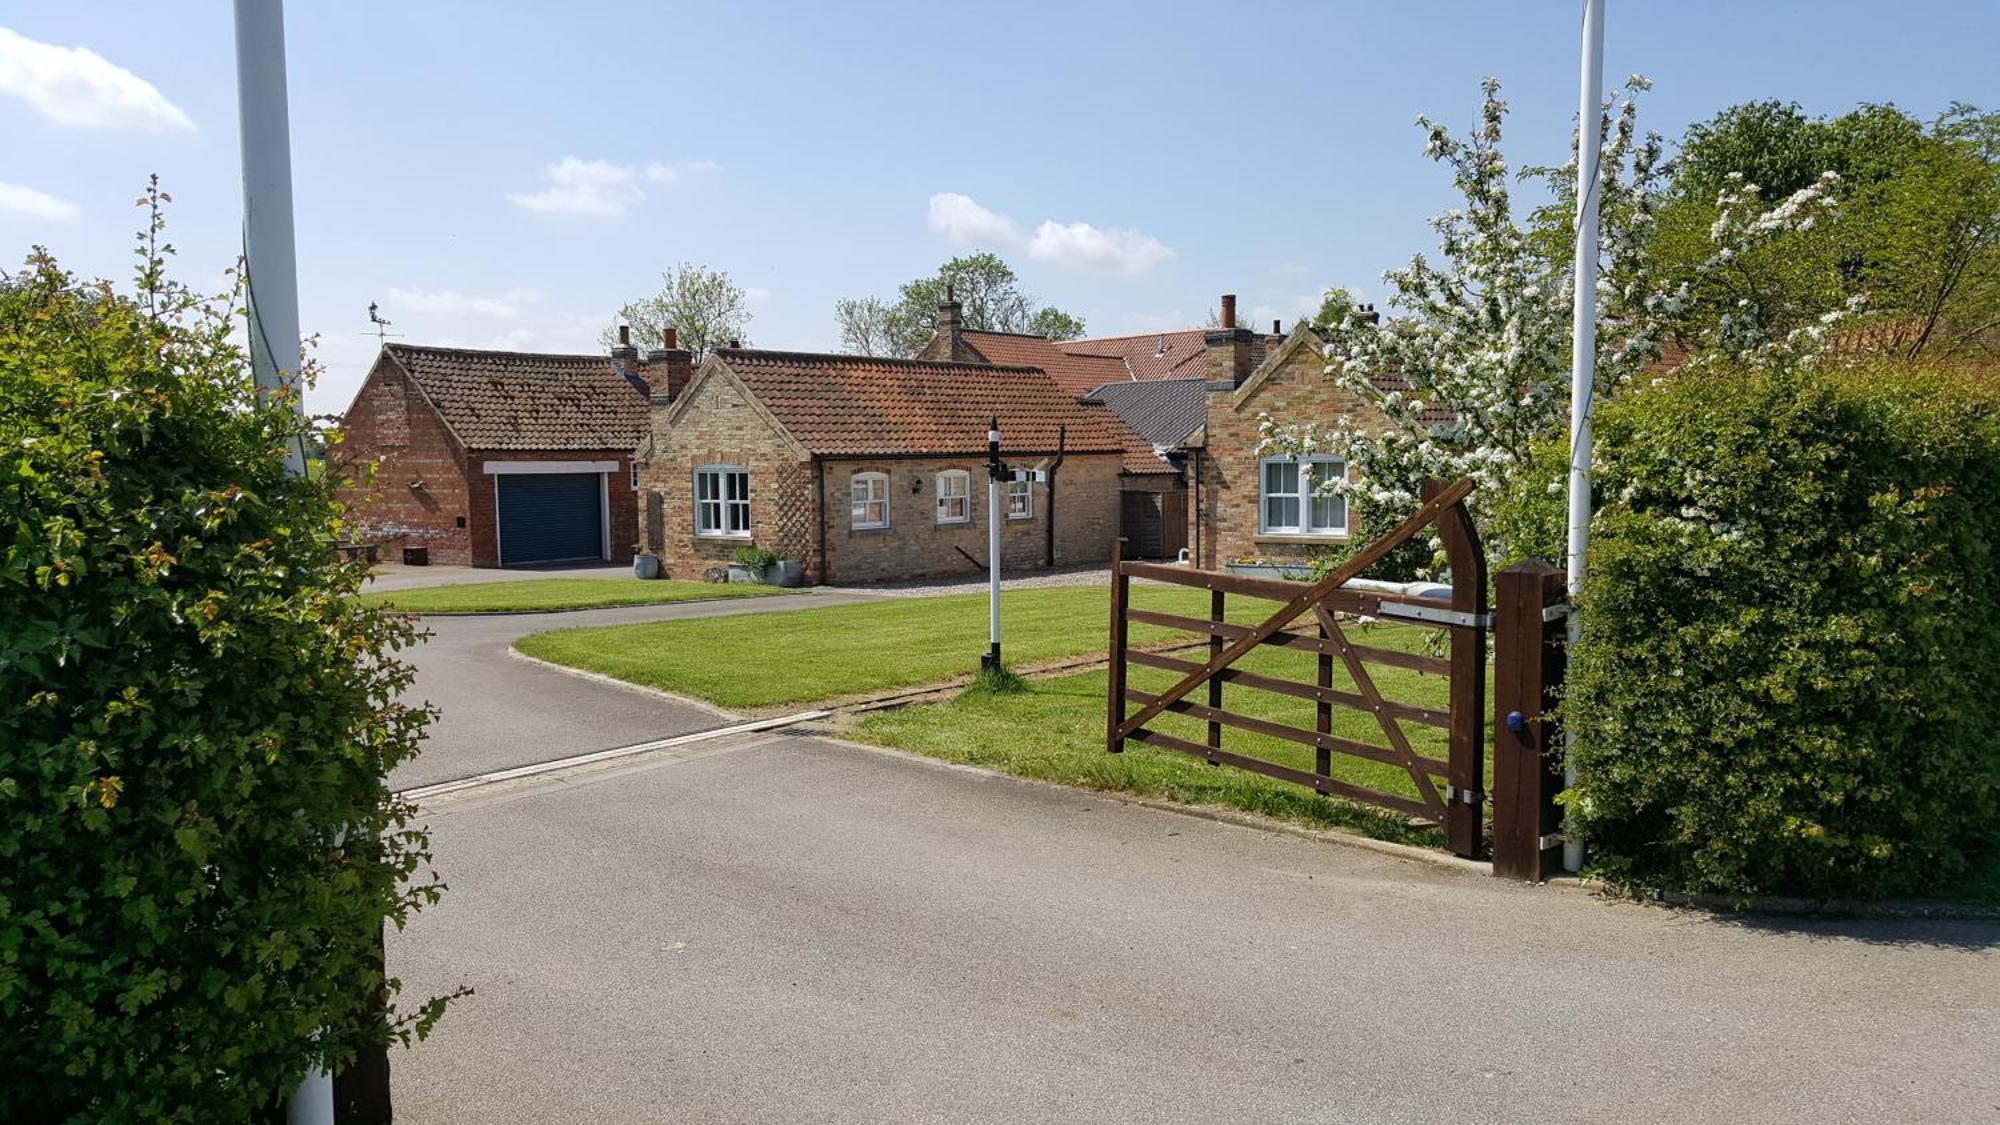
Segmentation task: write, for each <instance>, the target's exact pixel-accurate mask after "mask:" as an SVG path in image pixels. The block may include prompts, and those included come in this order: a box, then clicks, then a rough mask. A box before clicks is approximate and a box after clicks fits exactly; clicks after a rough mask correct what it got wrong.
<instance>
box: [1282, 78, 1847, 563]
mask: <svg viewBox="0 0 2000 1125" xmlns="http://www.w3.org/2000/svg"><path fill="white" fill-rule="evenodd" d="M1648 86H1649V83H1648V82H1647V81H1646V80H1645V79H1643V78H1639V77H1634V78H1631V79H1628V80H1627V82H1626V87H1625V92H1624V95H1623V97H1622V98H1620V99H1617V100H1615V102H1607V103H1606V105H1605V108H1604V112H1603V113H1602V115H1601V116H1600V119H1599V121H1598V128H1599V129H1600V130H1601V134H1602V135H1603V137H1604V144H1603V147H1602V159H1601V161H1600V163H1599V166H1598V174H1597V189H1598V195H1599V201H1600V207H1601V211H1600V214H1601V221H1600V227H1599V232H1600V233H1599V254H1600V255H1601V265H1602V268H1601V272H1600V280H1599V283H1598V306H1599V316H1600V318H1601V325H1602V327H1601V328H1600V331H1599V334H1598V339H1597V349H1598V351H1597V368H1596V371H1597V382H1596V393H1597V394H1598V395H1612V394H1616V393H1617V392H1618V391H1620V390H1621V389H1623V388H1625V387H1627V386H1629V385H1631V384H1632V383H1633V382H1634V381H1635V379H1636V378H1637V377H1638V375H1639V374H1640V372H1641V371H1642V370H1643V369H1644V367H1645V365H1646V364H1648V363H1651V362H1654V361H1657V360H1659V359H1660V358H1661V345H1660V341H1661V340H1662V339H1663V338H1665V336H1664V334H1665V332H1666V330H1667V329H1668V328H1669V327H1670V326H1675V325H1676V318H1677V317H1680V316H1681V315H1682V314H1683V313H1684V312H1685V311H1686V310H1687V309H1688V308H1689V307H1690V305H1691V301H1692V298H1693V295H1694V294H1695V292H1696V291H1697V290H1698V288H1699V287H1701V286H1703V285H1705V284H1707V283H1708V281H1709V279H1710V278H1712V277H1715V276H1718V275H1720V274H1722V273H1724V272H1725V271H1727V270H1728V269H1729V268H1730V263H1731V262H1733V261H1735V260H1737V258H1738V256H1739V255H1741V254H1743V253H1746V252H1748V251H1750V250H1751V249H1753V248H1755V247H1759V246H1762V245H1765V244H1767V243H1769V242H1771V241H1772V240H1774V239H1777V238H1779V237H1780V236H1782V235H1783V234H1785V233H1786V232H1789V231H1793V230H1797V229H1799V228H1801V227H1807V228H1809V227H1810V226H1811V225H1812V223H1813V220H1814V217H1815V216H1816V215H1817V214H1818V213H1820V212H1821V211H1822V210H1823V209H1825V208H1826V207H1828V206H1830V203H1831V200H1830V197H1829V195H1828V189H1829V188H1830V187H1831V186H1832V181H1831V179H1830V178H1824V179H1822V180H1821V181H1820V182H1818V183H1815V184H1813V185H1812V186H1810V187H1808V188H1806V189H1803V190H1801V191H1799V192H1797V193H1795V194H1793V195H1792V196H1791V197H1789V198H1787V199H1786V200H1784V201H1783V202H1782V203H1780V204H1779V205H1778V206H1776V207H1774V208H1772V209H1770V210H1768V211H1764V210H1759V209H1756V208H1754V207H1752V206H1750V204H1751V203H1752V202H1753V201H1754V200H1755V198H1756V197H1755V194H1754V192H1755V189H1754V186H1752V185H1736V186H1734V187H1733V189H1732V190H1731V191H1725V193H1724V199H1723V200H1722V203H1723V207H1722V217H1721V218H1720V219H1718V220H1717V222H1716V223H1715V226H1714V229H1713V230H1712V231H1711V232H1710V233H1711V239H1712V241H1713V243H1714V250H1713V253H1712V254H1711V256H1710V258H1709V259H1708V260H1707V261H1704V262H1703V263H1701V265H1700V268H1699V269H1697V270H1696V271H1695V273H1694V275H1693V276H1691V277H1689V278H1687V279H1685V280H1683V281H1682V282H1680V283H1679V284H1677V285H1674V286H1672V287H1671V288H1667V287H1663V286H1661V285H1659V284H1657V283H1656V282H1655V279H1654V278H1653V277H1652V276H1651V274H1650V272H1649V269H1648V253H1647V250H1648V245H1649V242H1650V240H1651V236H1652V233H1653V228H1654V221H1655V213H1656V210H1657V207H1658V204H1659V201H1660V199H1661V198H1662V195H1663V191H1664V187H1665V177H1666V168H1665V165H1664V163H1663V161H1662V159H1661V142H1660V138H1659V136H1658V135H1657V134H1654V133H1646V134H1644V135H1641V134H1640V133H1639V131H1638V127H1637V110H1638V95H1639V94H1640V93H1641V92H1642V91H1644V90H1645V89H1647V88H1648ZM1483 89H1484V93H1485V96H1484V99H1483V101H1482V103H1481V107H1480V123H1479V126H1478V128H1477V129H1476V130H1475V131H1473V132H1472V133H1471V134H1470V135H1469V136H1465V137H1457V136H1454V135H1453V134H1452V133H1451V132H1450V131H1449V130H1448V129H1446V128H1445V127H1444V126H1443V125H1441V124H1439V123H1437V122H1435V121H1432V120H1430V119H1429V118H1427V117H1419V118H1418V119H1417V121H1418V124H1419V125H1420V126H1422V127H1423V129H1424V130H1425V134H1426V137H1427V144H1426V147H1425V152H1426V154H1427V155H1428V156H1429V157H1430V158H1431V159H1433V160H1437V161H1439V162H1441V163H1443V164H1445V165H1446V166H1448V167H1449V168H1450V169H1451V170H1452V177H1453V181H1454V183H1455V185H1456V186H1457V188H1458V190H1459V191H1460V193H1461V194H1462V195H1463V196H1464V198H1465V203H1464V206H1462V207H1458V208H1454V209H1452V210H1450V211H1447V212H1445V213H1444V214H1443V215H1440V216H1439V217H1438V218H1436V219H1434V220H1432V224H1431V225H1432V227H1433V228H1434V229H1435V230H1436V231H1437V233H1438V239H1439V250H1440V251H1441V255H1442V260H1441V262H1440V263H1437V264H1434V263H1433V262H1431V261H1430V260H1428V259H1427V258H1425V257H1424V256H1423V255H1421V254H1420V255H1418V256H1416V257H1415V258H1414V259H1412V260H1411V262H1410V264H1409V265H1408V266H1405V267H1403V268H1402V269H1398V270H1391V271H1389V273H1387V274H1385V275H1384V281H1385V282H1386V283H1387V284H1388V285H1389V286H1390V288H1391V295H1390V296H1389V297H1388V299H1387V301H1386V304H1387V305H1388V306H1389V307H1390V308H1391V309H1392V310H1396V311H1397V315H1392V316H1390V317H1389V318H1388V319H1386V320H1385V321H1384V322H1383V323H1381V324H1380V325H1373V324H1368V323H1365V322H1363V321H1361V320H1359V319H1358V318H1356V317H1354V316H1352V315H1350V316H1349V317H1348V318H1347V319H1346V322H1345V323H1343V324H1341V325H1339V326H1338V327H1337V328H1335V329H1334V330H1333V331H1332V332H1331V333H1330V335H1331V337H1332V339H1331V340H1330V342H1329V344H1328V345H1327V349H1326V354H1327V358H1328V367H1327V374H1328V376H1329V377H1330V378H1332V379H1333V380H1334V381H1335V382H1336V383H1337V384H1338V385H1339V386H1340V387H1341V388H1342V389H1344V390H1347V391H1350V392H1352V393H1353V394H1354V395H1356V396H1357V397H1359V398H1360V399H1361V401H1363V402H1365V403H1367V404H1369V405H1370V406H1372V407H1373V408H1374V414H1375V416H1370V417H1356V416H1353V415H1349V416H1344V417H1341V418H1339V419H1336V420H1334V421H1333V422H1332V423H1330V424H1322V423H1318V422H1313V421H1302V420H1297V419H1282V418H1272V417H1269V416H1266V417H1265V418H1264V419H1262V436H1263V443H1262V444H1263V448H1264V450H1265V451H1266V452H1275V453H1294V454H1305V453H1331V454H1334V455H1336V456H1339V457H1341V458H1342V459H1343V460H1344V461H1345V462H1346V464H1347V466H1348V469H1349V473H1348V474H1347V475H1346V476H1345V477H1342V478H1340V479H1335V480H1327V481H1322V482H1320V483H1319V487H1321V488H1324V489H1326V490H1329V491H1332V492H1337V493H1340V494H1343V495H1348V496H1351V497H1353V498H1354V499H1355V500H1356V501H1357V503H1358V506H1359V507H1361V508H1362V509H1363V510H1364V511H1368V510H1373V511H1375V512H1377V513H1379V514H1388V513H1395V512H1399V511H1403V510H1407V509H1409V508H1411V507H1413V506H1414V505H1415V503H1416V497H1417V490H1418V487H1419V485H1421V483H1422V482H1423V481H1424V479H1425V478H1427V477H1444V478H1457V477H1462V476H1469V477H1472V478H1473V479H1474V480H1475V481H1477V482H1478V484H1479V486H1480V488H1479V490H1478V491H1477V492H1475V493H1474V496H1473V499H1472V501H1471V504H1472V506H1473V510H1474V513H1475V515H1476V516H1479V517H1482V519H1481V522H1482V523H1484V522H1485V521H1484V519H1483V517H1484V516H1485V514H1486V513H1487V512H1488V511H1490V509H1491V506H1492V504H1493V503H1494V500H1495V499H1496V498H1497V497H1498V496H1500V495H1502V494H1503V493H1504V490H1505V489H1507V488H1508V487H1509V485H1510V484H1511V483H1512V482H1513V481H1514V480H1515V479H1516V477H1517V476H1518V475H1519V474H1520V471H1521V470H1522V469H1523V468H1524V467H1525V466H1527V465H1528V464H1529V463H1530V462H1531V461H1532V460H1533V458H1534V457H1535V455H1536V449H1537V446H1538V445H1541V446H1543V448H1546V442H1547V439H1548V438H1549V437H1551V436H1552V435H1558V434H1561V433H1562V432H1564V431H1565V430H1566V429H1567V427H1568V420H1569V390H1570V388H1569V366H1570V318H1571V306H1572V294H1573V284H1574V283H1573V278H1572V274H1571V271H1570V269H1569V261H1568V259H1567V255H1566V254H1564V253H1563V252H1562V251H1561V249H1560V248H1561V247H1566V246H1568V245H1569V244H1570V242H1571V240H1572V237H1573V236H1572V235H1571V234H1570V232H1571V231H1573V229H1574V227H1573V225H1572V224H1573V222H1574V212H1575V207H1574V204H1573V199H1574V189H1573V186H1566V185H1573V184H1574V183H1575V178H1576V156H1575V155H1574V145H1573V146H1572V155H1571V158H1570V162H1569V163H1568V164H1566V165H1565V166H1563V167H1561V168H1528V169H1524V170H1522V172H1521V173H1520V174H1519V175H1520V177H1521V178H1529V177H1541V178H1544V179H1546V180H1548V181H1549V182H1550V183H1551V185H1552V187H1553V189H1554V191H1553V194H1554V196H1555V202H1554V203H1553V204H1551V205H1550V206H1548V207H1545V208H1543V209H1541V210H1540V211H1539V212H1536V213H1535V217H1536V218H1537V219H1539V220H1540V221H1539V225H1530V226H1529V227H1527V228H1524V227H1523V226H1522V225H1521V224H1519V223H1517V221H1516V219H1515V216H1514V210H1513V201H1512V197H1511V193H1510V190H1509V188H1510V184H1511V181H1512V180H1513V179H1514V178H1515V174H1514V173H1513V172H1512V171H1511V170H1510V169H1509V166H1508V163H1507V160H1506V157H1505V156H1504V154H1503V153H1502V151H1501V126H1502V122H1503V120H1504V119H1505V117H1506V113H1507V103H1506V102H1504V101H1502V100H1501V99H1500V84H1499V82H1498V80H1496V79H1491V78H1489V79H1487V80H1486V82H1485V84H1484V87H1483ZM1709 335H1710V336H1711V337H1712V339H1711V341H1710V342H1712V343H1713V344H1714V345H1716V346H1718V347H1721V348H1723V349H1725V350H1728V351H1730V352H1733V353H1741V352H1743V351H1745V350H1748V349H1750V348H1752V347H1767V346H1771V345H1772V343H1773V342H1772V341H1771V340H1770V339H1769V336H1768V333H1765V332H1764V331H1763V326H1762V325H1761V324H1760V323H1759V322H1758V318H1757V316H1756V310H1755V309H1753V308H1750V307H1748V306H1746V307H1745V309H1743V310H1742V311H1741V313H1740V315H1739V316H1738V317H1737V319H1736V320H1734V321H1727V322H1726V323H1724V324H1722V325H1720V326H1716V327H1715V330H1714V331H1713V332H1712V333H1710V334H1709ZM1681 337H1682V338H1685V333H1682V334H1681ZM1383 419H1386V421H1387V425H1386V426H1385V425H1383V424H1382V420H1383ZM1491 546H1493V547H1494V548H1496V549H1504V548H1503V545H1501V544H1498V543H1494V544H1491Z"/></svg>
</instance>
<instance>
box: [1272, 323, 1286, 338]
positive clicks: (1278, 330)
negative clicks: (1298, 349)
mask: <svg viewBox="0 0 2000 1125" xmlns="http://www.w3.org/2000/svg"><path fill="white" fill-rule="evenodd" d="M1284 334H1285V322H1284V321H1282V320H1274V321H1272V322H1271V335H1273V336H1283V335H1284Z"/></svg>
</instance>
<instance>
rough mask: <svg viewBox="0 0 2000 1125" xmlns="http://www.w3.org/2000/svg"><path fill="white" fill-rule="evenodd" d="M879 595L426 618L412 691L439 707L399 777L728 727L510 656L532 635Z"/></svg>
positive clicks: (712, 714) (705, 713)
mask: <svg viewBox="0 0 2000 1125" xmlns="http://www.w3.org/2000/svg"><path fill="white" fill-rule="evenodd" d="M868 597H870V595H862V594H842V593H837V592H814V593H809V594H780V595H774V596H771V597H762V598H733V599H727V600H721V601H712V602H683V603H677V604H668V605H656V606H625V607H620V608H616V609H590V610H578V611H576V612H573V613H533V614H506V615H493V616H480V617H427V618H425V619H424V627H425V628H426V629H428V630H429V631H430V633H431V636H430V638H429V639H428V640H426V641H425V642H424V643H422V644H420V645H418V646H417V647H415V648H413V649H410V650H409V651H408V652H406V653H405V654H404V658H405V659H407V660H409V661H410V663H412V664H414V665H416V668H417V679H416V683H415V685H414V686H413V687H412V689H411V691H410V692H409V695H410V696H411V697H412V698H414V699H416V700H419V701H423V702H427V703H430V704H431V705H433V706H435V707H436V708H437V709H438V711H439V718H438V721H437V722H436V723H434V724H432V726H431V728H430V734H429V737H428V738H426V739H425V740H424V748H423V752H422V753H420V754H419V755H418V756H417V757H416V758H415V759H414V760H412V761H410V762H406V763H404V764H403V765H402V766H401V767H400V768H398V769H397V770H396V772H395V773H394V775H392V777H391V783H392V784H394V785H395V786H396V787H398V788H408V787H410V786H416V785H429V784H432V783H434V782H439V781H453V780H456V779H458V778H461V777H470V776H473V775H475V774H481V773H486V772H488V771H491V770H498V769H506V768H508V767H511V766H522V765H528V764H530V763H534V762H546V761H551V760H553V759H556V758H562V757H567V756H569V755H572V754H586V753H589V752H590V751H593V750H605V749H609V748H611V747H613V746H629V745H632V744H634V743H638V742H646V741H650V740H652V739H656V738H665V737H668V736H671V735H676V734H684V733H687V732H688V731H695V730H704V729H707V728H710V727H715V726H720V725H722V724H724V723H727V722H729V721H730V720H729V719H728V718H727V717H726V716H725V715H723V714H722V713H721V712H718V711H715V710H712V709H710V708H706V707H702V706H699V705H695V704H679V703H675V702H672V701H670V700H667V699H663V698H662V697H660V696H658V695H655V694H652V693H648V692H641V691H634V690H632V689H630V688H624V687H619V686H617V685H614V684H606V683H600V682H595V681H592V680H587V679H584V678H582V677H580V676H575V675H572V674H570V673H567V672H560V671H557V670H555V669H553V668H548V667H544V666H542V665H540V664H537V663H534V662H532V661H528V660H522V659H520V658H518V657H514V656H511V655H509V653H508V649H509V647H510V646H511V645H512V644H513V643H514V642H515V641H516V640H518V639H520V638H521V637H524V636H527V635H528V634H529V633H539V632H542V631H543V630H545V629H570V628H576V627H578V626H586V625H622V624H627V623H630V622H635V621H665V620H668V619H671V618H683V617H712V616H719V615H724V614H738V613H768V612H773V611H778V610H785V609H797V608H799V607H801V606H819V605H839V604H842V603H844V602H849V601H860V600H864V599H866V598H868Z"/></svg>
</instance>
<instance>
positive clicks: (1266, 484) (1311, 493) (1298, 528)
mask: <svg viewBox="0 0 2000 1125" xmlns="http://www.w3.org/2000/svg"><path fill="white" fill-rule="evenodd" d="M1273 465H1297V466H1299V468H1300V470H1301V471H1300V472H1299V474H1298V476H1297V483H1296V485H1295V486H1294V488H1295V491H1291V492H1273V491H1271V466H1273ZM1308 467H1310V468H1311V469H1312V472H1310V473H1308V472H1305V471H1304V470H1305V469H1307V468H1308ZM1346 472H1347V463H1346V462H1344V461H1342V460H1341V459H1340V458H1338V457H1327V456H1320V455H1314V456H1307V457H1266V458H1264V459H1263V460H1261V461H1259V462H1257V530H1258V532H1259V533H1260V534H1263V535H1299V536H1315V537H1327V538H1332V537H1338V536H1344V535H1346V534H1347V533H1348V529H1349V527H1350V525H1351V524H1352V522H1353V521H1352V520H1351V519H1350V518H1349V513H1348V506H1347V498H1346V497H1344V496H1343V497H1338V499H1339V500H1340V523H1339V524H1337V525H1335V524H1327V525H1324V526H1321V525H1316V524H1315V523H1314V522H1313V501H1314V499H1315V498H1319V499H1325V498H1326V497H1320V496H1319V485H1320V484H1322V483H1324V482H1325V481H1327V480H1330V479H1332V478H1333V477H1336V476H1344V475H1345V474H1346ZM1273 500H1291V501H1293V502H1294V503H1296V504H1298V510H1299V517H1298V522H1297V523H1294V524H1289V525H1287V524H1283V523H1273V522H1272V520H1271V501H1273Z"/></svg>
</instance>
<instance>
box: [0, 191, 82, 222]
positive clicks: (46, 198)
mask: <svg viewBox="0 0 2000 1125" xmlns="http://www.w3.org/2000/svg"><path fill="white" fill-rule="evenodd" d="M0 211H5V212H10V213H12V214H16V215H26V216H28V217H29V218H31V219H47V220H49V221H51V222H59V223H66V222H69V221H70V220H71V219H74V218H76V217H77V216H78V215H80V214H82V212H81V211H79V210H78V209H77V206H76V204H74V203H71V202H70V201H69V200H67V199H57V198H56V197H55V196H53V195H50V194H49V193H48V192H45V191H36V190H35V189H34V188H31V187H22V186H21V185H20V184H8V183H0Z"/></svg>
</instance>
